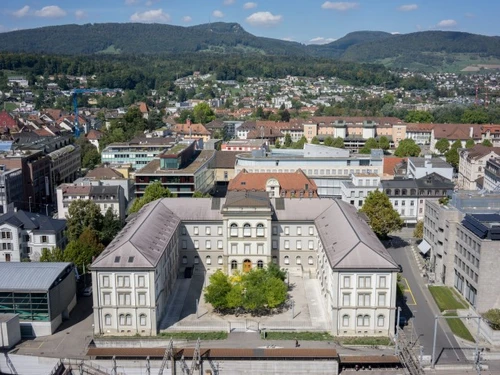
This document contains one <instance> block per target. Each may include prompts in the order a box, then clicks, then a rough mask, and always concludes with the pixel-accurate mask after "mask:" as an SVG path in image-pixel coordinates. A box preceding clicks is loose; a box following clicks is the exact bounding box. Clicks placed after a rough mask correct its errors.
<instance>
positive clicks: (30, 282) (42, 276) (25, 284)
mask: <svg viewBox="0 0 500 375" xmlns="http://www.w3.org/2000/svg"><path fill="white" fill-rule="evenodd" d="M70 265H71V263H44V262H2V263H0V290H1V291H42V292H46V291H48V290H49V288H50V286H51V285H52V284H53V283H54V281H56V280H57V278H58V277H59V275H60V274H61V273H62V272H63V271H64V270H65V269H66V267H68V266H70Z"/></svg>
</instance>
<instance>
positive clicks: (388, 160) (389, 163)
mask: <svg viewBox="0 0 500 375" xmlns="http://www.w3.org/2000/svg"><path fill="white" fill-rule="evenodd" d="M403 160H405V158H397V157H395V156H391V157H385V158H384V174H387V175H391V176H394V168H395V167H396V165H397V164H399V163H401V162H402V161H403Z"/></svg>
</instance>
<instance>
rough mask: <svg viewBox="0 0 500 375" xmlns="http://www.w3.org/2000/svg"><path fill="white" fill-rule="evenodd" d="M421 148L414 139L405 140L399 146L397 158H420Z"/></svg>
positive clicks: (395, 153)
mask: <svg viewBox="0 0 500 375" xmlns="http://www.w3.org/2000/svg"><path fill="white" fill-rule="evenodd" d="M420 151H421V150H420V147H419V146H418V145H417V144H416V143H415V141H414V140H413V139H409V138H407V139H403V140H402V141H401V142H399V146H398V148H397V149H396V151H395V152H394V155H395V156H398V157H400V158H401V157H406V156H418V155H420Z"/></svg>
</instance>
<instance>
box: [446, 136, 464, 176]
mask: <svg viewBox="0 0 500 375" xmlns="http://www.w3.org/2000/svg"><path fill="white" fill-rule="evenodd" d="M460 148H462V142H461V141H460V140H459V139H457V140H456V141H455V142H453V144H452V145H451V147H450V149H449V150H448V151H447V152H446V154H445V157H446V162H447V163H450V164H451V165H452V166H453V167H454V168H455V169H457V168H458V163H459V161H460V155H459V154H458V149H460Z"/></svg>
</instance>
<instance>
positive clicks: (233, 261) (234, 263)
mask: <svg viewBox="0 0 500 375" xmlns="http://www.w3.org/2000/svg"><path fill="white" fill-rule="evenodd" d="M231 269H232V270H237V269H238V262H237V261H235V260H232V261H231Z"/></svg>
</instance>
